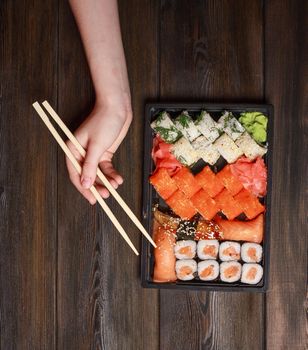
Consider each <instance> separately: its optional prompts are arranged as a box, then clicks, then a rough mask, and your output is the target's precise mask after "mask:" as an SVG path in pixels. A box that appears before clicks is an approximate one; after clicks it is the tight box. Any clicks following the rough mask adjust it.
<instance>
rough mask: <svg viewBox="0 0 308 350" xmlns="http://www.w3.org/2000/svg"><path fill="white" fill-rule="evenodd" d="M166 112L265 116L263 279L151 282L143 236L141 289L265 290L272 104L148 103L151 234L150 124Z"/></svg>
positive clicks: (148, 218)
mask: <svg viewBox="0 0 308 350" xmlns="http://www.w3.org/2000/svg"><path fill="white" fill-rule="evenodd" d="M165 110H166V111H168V112H170V113H171V115H173V114H175V115H176V114H178V113H180V112H181V111H183V110H187V111H188V112H189V113H190V114H191V115H192V116H194V115H196V114H198V113H199V112H200V111H201V110H206V111H207V112H209V113H210V114H211V116H212V117H213V119H216V120H217V119H218V117H219V116H220V115H221V112H222V111H224V110H228V111H231V112H233V113H234V114H235V116H237V115H238V114H239V113H241V112H245V111H258V112H261V113H264V114H265V115H266V116H267V117H268V128H267V142H268V151H267V154H266V155H265V164H266V166H267V195H266V197H265V206H266V211H265V220H264V221H265V223H264V226H265V227H264V239H263V261H262V266H263V278H262V280H261V281H260V282H259V283H258V284H256V285H246V284H243V283H240V282H236V283H225V282H221V281H215V282H214V281H213V282H203V281H199V280H192V281H176V282H171V283H156V282H153V280H152V275H153V268H154V257H153V247H152V246H151V244H150V243H149V242H148V241H147V240H146V239H145V238H144V237H143V238H142V254H141V283H142V286H143V287H144V288H162V289H182V290H207V291H224V292H225V291H241V292H243V291H245V292H265V291H266V290H267V288H268V274H269V255H270V221H271V213H270V211H271V190H272V156H273V136H274V135H273V131H274V130H273V114H274V109H273V106H272V105H268V104H246V103H243V104H239V103H234V104H224V103H149V104H147V105H146V108H145V129H144V177H143V207H142V208H143V224H144V226H145V228H146V229H147V231H148V232H149V233H150V234H152V223H153V211H152V207H153V204H154V203H156V202H157V201H158V195H157V194H156V192H155V190H154V188H153V186H151V185H150V183H149V176H150V175H151V173H152V171H153V170H154V164H153V161H152V158H151V149H152V144H153V136H154V133H153V131H152V129H151V126H150V123H151V121H152V120H153V119H154V116H155V115H156V114H157V113H159V112H161V111H165Z"/></svg>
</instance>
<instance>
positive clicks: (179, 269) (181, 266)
mask: <svg viewBox="0 0 308 350" xmlns="http://www.w3.org/2000/svg"><path fill="white" fill-rule="evenodd" d="M175 272H176V276H177V278H178V279H179V280H181V281H190V280H193V279H194V278H195V275H196V272H197V263H196V261H195V260H192V259H190V260H177V262H176V263H175Z"/></svg>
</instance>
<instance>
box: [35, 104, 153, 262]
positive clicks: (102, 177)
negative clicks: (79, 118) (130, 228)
mask: <svg viewBox="0 0 308 350" xmlns="http://www.w3.org/2000/svg"><path fill="white" fill-rule="evenodd" d="M42 105H43V106H44V107H45V109H46V110H47V112H48V113H49V114H50V116H51V117H52V119H53V120H54V121H55V122H56V123H57V124H58V126H59V127H60V129H61V130H62V131H63V132H64V134H65V135H66V136H67V138H68V139H69V140H70V141H71V142H72V144H73V145H74V146H75V147H76V149H77V150H78V152H79V153H80V154H81V155H82V157H85V155H86V151H85V149H84V148H83V147H82V146H81V145H80V143H79V142H78V141H77V139H76V137H75V136H74V135H73V134H72V133H71V132H70V130H69V129H68V128H67V126H66V125H65V124H64V123H63V121H62V120H61V118H60V117H59V116H58V114H57V113H56V112H55V111H54V109H53V108H52V107H51V106H50V104H49V103H48V102H47V101H44V102H43V103H42ZM33 107H34V109H35V110H36V111H37V113H38V114H39V116H40V117H41V119H42V120H43V122H44V123H45V125H46V126H47V128H48V129H49V131H50V132H51V134H52V135H53V137H54V138H55V140H56V141H57V142H58V144H59V146H60V147H61V148H62V150H63V151H64V153H65V154H66V156H67V157H68V159H69V160H70V161H71V162H72V164H73V166H74V168H75V169H76V171H77V172H78V173H79V175H81V166H80V164H79V162H78V161H77V160H76V158H75V157H74V155H73V154H72V152H71V151H70V149H69V148H68V147H67V145H66V143H65V142H64V141H63V140H62V138H61V136H60V135H59V133H58V132H57V130H56V129H55V128H54V126H53V125H52V124H51V122H50V120H49V118H48V116H47V114H46V113H45V111H44V110H43V108H42V107H41V106H40V104H39V103H38V102H34V103H33ZM97 176H98V178H99V179H100V180H101V181H102V183H103V184H104V186H106V188H107V189H108V190H109V192H110V193H111V194H112V195H113V197H114V198H115V200H116V201H117V202H118V203H119V205H120V206H121V207H122V209H123V210H124V211H125V212H126V214H127V215H128V216H129V217H130V219H131V220H132V221H133V223H134V224H135V225H136V226H137V228H138V229H139V230H140V231H141V233H142V234H143V235H144V236H145V237H146V238H147V239H148V240H149V241H150V243H151V244H152V245H153V246H154V247H156V244H155V243H154V241H153V240H152V238H151V237H150V235H149V234H148V233H147V231H146V230H145V228H144V227H143V226H142V224H141V223H140V221H139V220H138V218H137V217H136V215H135V214H134V213H133V212H132V211H131V209H130V208H129V206H128V205H127V204H126V203H125V202H124V200H123V199H122V197H121V196H120V195H119V194H118V192H117V191H116V190H115V189H114V188H113V186H112V185H111V184H110V183H109V181H108V180H107V178H106V176H105V175H104V174H103V173H102V171H101V170H100V169H99V168H97ZM90 191H91V192H92V193H93V195H94V197H95V198H96V200H97V202H98V203H99V204H100V206H101V207H102V209H103V210H104V211H105V213H106V214H107V216H108V217H109V219H110V220H111V221H112V223H113V224H114V226H115V227H116V228H117V230H118V231H119V233H120V234H121V236H122V237H123V238H124V239H125V241H126V242H127V244H128V245H129V246H130V247H131V249H132V250H133V251H134V253H135V254H136V255H139V253H138V251H137V249H136V248H135V246H134V245H133V243H132V242H131V240H130V238H129V237H128V235H127V233H126V232H125V230H124V229H123V227H122V226H121V224H120V223H119V221H118V220H117V218H116V217H115V216H114V214H113V213H112V211H111V210H110V208H109V207H108V205H107V204H106V203H105V201H104V200H103V198H102V197H101V196H100V194H99V193H98V192H97V189H96V188H95V187H94V185H93V186H91V188H90Z"/></svg>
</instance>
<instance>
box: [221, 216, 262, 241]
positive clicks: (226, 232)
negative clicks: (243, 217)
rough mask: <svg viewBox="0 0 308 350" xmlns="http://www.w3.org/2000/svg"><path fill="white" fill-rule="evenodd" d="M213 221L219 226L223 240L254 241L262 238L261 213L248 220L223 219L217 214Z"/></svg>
mask: <svg viewBox="0 0 308 350" xmlns="http://www.w3.org/2000/svg"><path fill="white" fill-rule="evenodd" d="M215 222H216V223H217V224H218V225H219V226H220V229H221V231H222V235H223V239H224V240H227V241H229V240H230V241H246V242H254V243H261V242H262V240H263V229H264V228H263V225H264V218H263V214H260V215H259V216H258V217H256V218H255V219H254V220H250V221H238V220H224V219H222V218H220V217H218V216H217V217H216V218H215Z"/></svg>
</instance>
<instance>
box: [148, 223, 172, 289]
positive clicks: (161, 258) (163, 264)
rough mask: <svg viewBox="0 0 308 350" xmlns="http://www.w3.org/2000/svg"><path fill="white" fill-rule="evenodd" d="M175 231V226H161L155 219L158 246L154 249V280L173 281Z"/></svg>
mask: <svg viewBox="0 0 308 350" xmlns="http://www.w3.org/2000/svg"><path fill="white" fill-rule="evenodd" d="M175 232H176V230H175V229H174V228H172V227H171V226H170V227H167V226H161V225H160V224H159V223H158V222H157V221H156V220H155V221H154V241H155V243H156V245H157V248H155V249H154V258H155V265H154V276H153V281H154V282H173V281H175V280H176V274H175V261H176V259H175V255H174V245H175V237H176V236H175Z"/></svg>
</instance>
